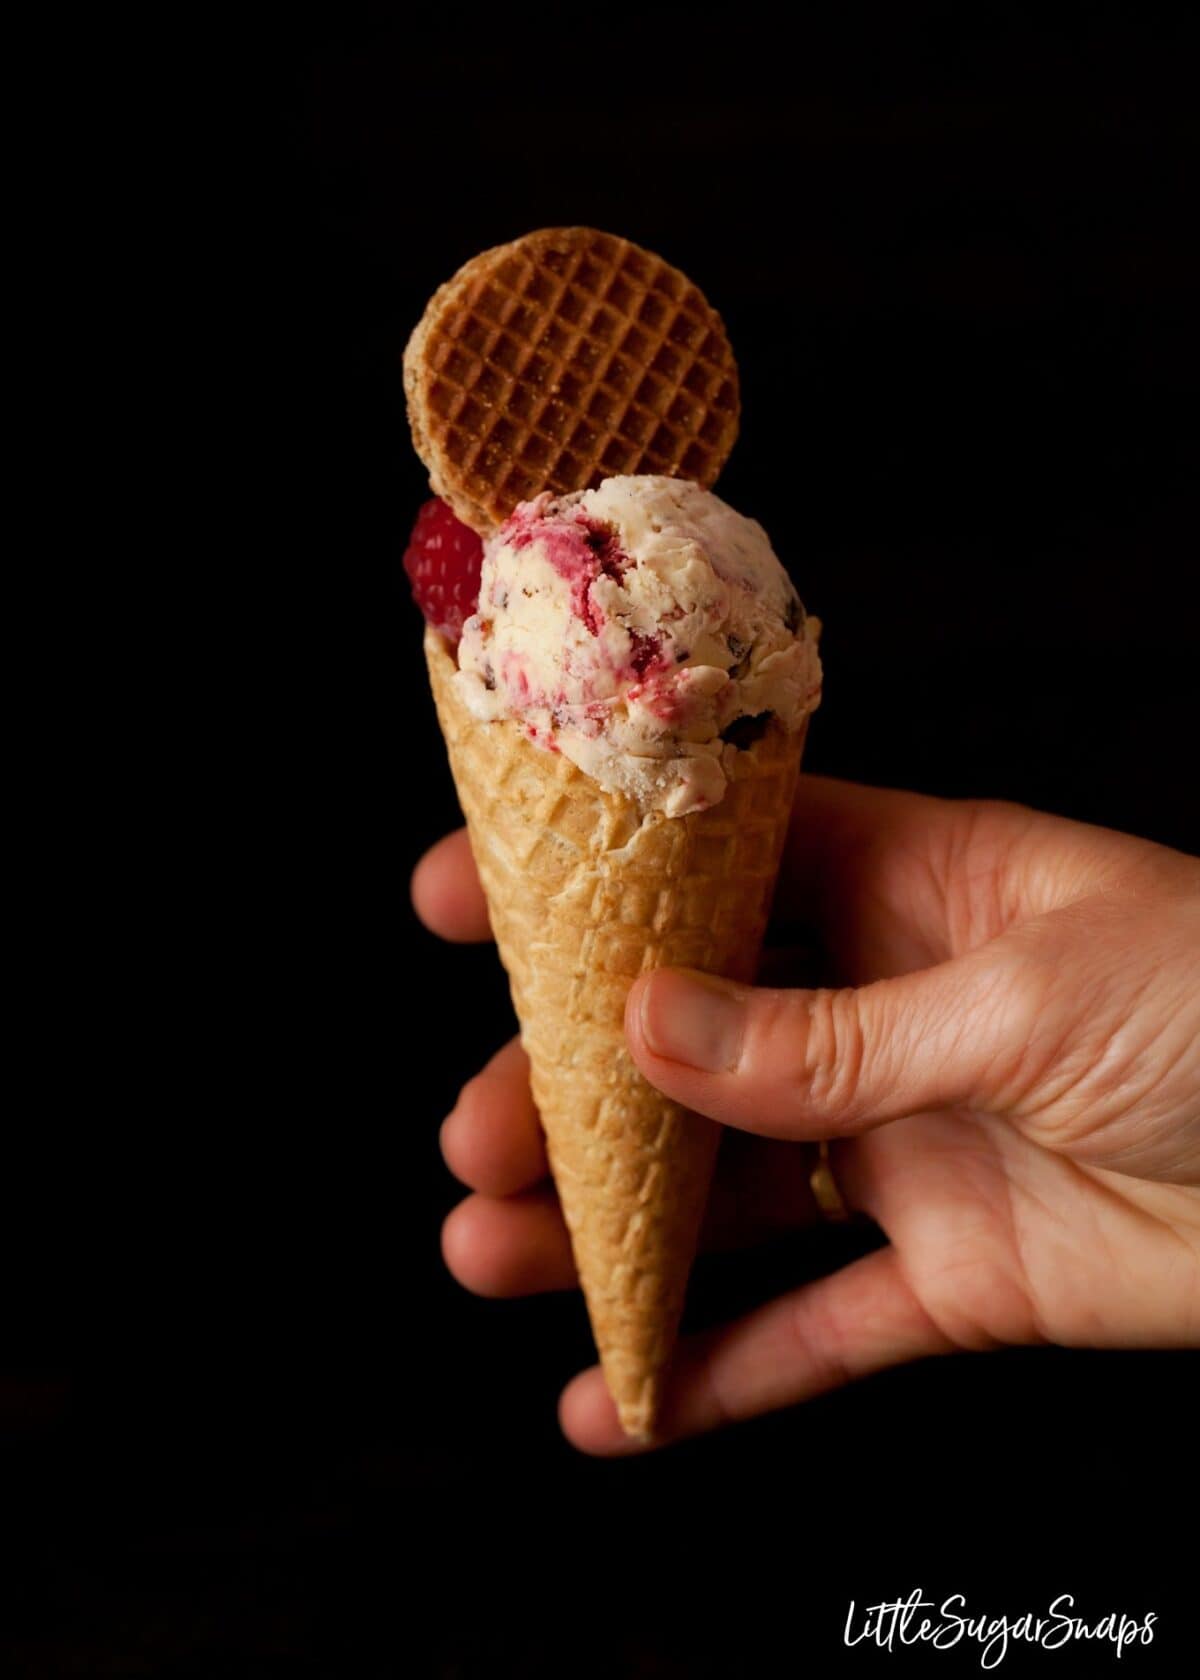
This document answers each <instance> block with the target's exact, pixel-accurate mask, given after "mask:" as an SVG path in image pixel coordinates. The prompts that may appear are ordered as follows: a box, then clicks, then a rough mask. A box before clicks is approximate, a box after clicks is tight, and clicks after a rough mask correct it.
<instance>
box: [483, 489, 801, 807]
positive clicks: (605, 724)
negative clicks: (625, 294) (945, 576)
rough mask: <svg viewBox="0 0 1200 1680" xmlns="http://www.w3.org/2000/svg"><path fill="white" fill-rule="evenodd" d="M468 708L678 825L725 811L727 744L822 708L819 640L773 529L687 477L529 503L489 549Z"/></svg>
mask: <svg viewBox="0 0 1200 1680" xmlns="http://www.w3.org/2000/svg"><path fill="white" fill-rule="evenodd" d="M458 659H459V672H458V676H457V678H456V681H457V682H458V683H459V685H460V688H461V692H462V696H463V699H464V701H465V703H466V704H467V706H468V707H469V708H470V710H471V711H472V712H473V713H474V715H475V716H476V717H478V718H481V719H492V718H506V717H507V718H514V719H516V720H517V721H518V722H519V723H520V724H521V725H522V727H523V728H524V729H525V730H526V731H527V733H528V734H529V736H530V739H531V740H533V741H536V742H537V743H538V744H539V745H540V746H543V747H546V748H547V749H549V750H550V751H557V752H562V753H564V754H565V755H566V756H567V757H568V758H570V759H571V760H573V762H574V763H575V764H577V765H578V766H579V768H580V769H581V770H583V771H585V772H586V773H587V774H588V775H590V776H594V777H595V779H596V780H597V781H598V782H599V783H600V784H601V785H602V786H603V787H606V788H608V789H610V790H612V791H614V792H616V791H619V792H622V793H625V794H628V795H629V796H630V797H631V798H633V799H635V800H636V801H637V803H638V804H639V806H641V807H642V808H643V809H645V810H652V809H657V810H661V811H663V812H665V813H666V815H668V816H683V815H686V813H687V812H689V811H697V810H702V809H703V808H704V807H705V806H708V805H714V804H716V802H717V801H718V800H719V799H720V798H721V797H722V795H723V794H724V792H725V787H726V780H727V778H726V770H727V768H728V766H729V763H730V755H731V754H733V753H736V752H737V751H738V748H737V746H736V745H735V744H734V742H733V741H732V740H730V739H727V738H726V737H727V736H728V734H729V731H730V728H731V726H732V725H733V724H735V723H736V722H737V720H738V719H739V718H758V717H762V716H763V715H764V714H767V713H773V714H774V715H775V716H776V717H778V718H780V719H781V720H782V722H783V724H784V725H785V727H786V728H787V729H789V730H795V729H798V728H799V727H800V726H801V724H802V723H803V721H804V719H805V718H806V717H807V715H808V714H809V712H811V711H812V710H813V709H814V707H815V706H816V705H817V702H818V700H819V698H820V691H821V666H820V661H819V659H818V657H817V649H816V638H815V636H814V635H813V633H812V628H811V626H810V625H809V624H808V623H807V621H806V619H805V614H804V608H803V607H802V606H801V604H800V600H799V597H798V596H797V594H796V591H795V589H794V588H793V586H792V583H791V581H790V579H789V578H788V575H787V573H786V572H785V571H784V569H783V567H782V566H781V565H780V563H779V561H778V560H777V559H776V557H775V554H774V552H773V551H772V548H771V544H770V542H769V541H768V538H767V534H766V532H765V531H764V530H763V528H762V526H761V525H759V524H757V523H756V522H755V521H754V520H753V519H746V518H744V517H743V515H742V514H740V513H736V512H735V511H734V510H733V508H731V507H729V506H728V505H727V504H726V503H725V502H723V501H721V499H720V498H719V497H717V496H714V495H713V494H712V492H711V491H708V490H702V489H701V488H700V486H699V485H697V484H693V483H691V482H689V481H688V480H686V479H676V478H658V477H652V476H636V477H624V478H608V479H605V481H604V483H603V484H601V485H600V486H599V488H598V489H595V490H584V491H578V492H576V493H575V494H573V495H568V496H560V497H558V498H557V499H554V498H553V497H551V495H550V494H549V493H546V494H543V495H541V496H538V497H537V498H536V499H535V500H533V501H531V502H523V503H522V504H521V505H520V506H519V507H518V508H517V509H516V511H515V512H514V513H513V515H512V517H511V518H510V519H509V520H507V522H506V523H505V524H504V525H503V526H502V527H501V528H500V530H499V531H498V532H497V533H496V535H495V536H494V537H492V539H491V540H490V541H489V543H488V544H487V546H486V548H485V550H484V558H483V571H482V577H481V582H480V592H479V605H478V608H477V610H476V612H475V614H474V616H473V617H471V618H469V619H468V620H467V622H466V624H465V625H464V627H463V635H462V641H461V642H460V644H459V650H458Z"/></svg>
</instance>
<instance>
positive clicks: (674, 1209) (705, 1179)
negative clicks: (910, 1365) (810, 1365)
mask: <svg viewBox="0 0 1200 1680" xmlns="http://www.w3.org/2000/svg"><path fill="white" fill-rule="evenodd" d="M425 651H426V658H427V660H428V663H429V674H430V680H431V683H432V685H433V694H434V699H435V701H436V704H437V710H438V719H439V721H440V723H441V726H442V731H443V734H444V735H445V738H446V745H447V747H448V749H449V754H450V766H451V769H452V770H453V773H454V780H455V785H456V787H457V789H458V796H459V801H460V803H461V805H462V808H463V813H464V815H465V817H466V819H467V826H468V828H469V830H470V835H471V846H472V850H473V851H474V854H475V861H476V863H477V865H478V867H479V873H480V877H481V879H482V881H483V885H484V890H485V892H486V893H487V900H488V906H489V909H490V912H491V919H492V929H493V931H494V933H495V935H496V940H497V943H498V945H499V948H500V956H501V959H502V961H503V963H504V966H505V968H506V969H507V970H508V975H509V979H510V981H511V983H512V995H513V1003H514V1005H515V1008H516V1012H517V1017H518V1019H519V1021H520V1023H521V1036H522V1041H523V1043H524V1045H525V1048H526V1050H527V1051H528V1052H529V1058H530V1063H531V1068H532V1079H533V1094H534V1098H535V1100H536V1102H537V1105H538V1110H539V1112H540V1114H541V1118H542V1125H543V1128H544V1129H545V1133H546V1140H547V1145H548V1150H549V1155H550V1164H551V1168H552V1170H553V1173H554V1179H555V1183H556V1184H557V1186H558V1192H559V1196H560V1198H561V1200H562V1205H563V1212H564V1214H565V1217H566V1222H567V1226H568V1228H569V1230H570V1233H571V1243H572V1247H573V1249H574V1253H575V1261H576V1265H577V1266H578V1269H579V1277H580V1281H581V1283H582V1285H583V1291H584V1295H585V1297H586V1300H587V1304H588V1311H589V1313H590V1315H591V1320H592V1329H593V1331H594V1333H595V1337H596V1345H597V1347H598V1349H599V1351H600V1357H601V1361H602V1363H603V1365H604V1372H605V1376H606V1378H607V1380H608V1386H609V1388H610V1390H611V1391H612V1395H613V1398H614V1399H615V1401H616V1403H617V1409H618V1412H619V1413H620V1417H621V1423H622V1425H623V1427H624V1428H625V1430H626V1431H627V1432H628V1433H629V1434H631V1435H636V1436H640V1437H645V1436H647V1435H648V1434H649V1433H650V1432H651V1431H652V1429H653V1424H654V1417H655V1413H656V1410H657V1407H658V1400H659V1389H660V1384H661V1379H662V1375H663V1372H664V1370H665V1367H666V1364H667V1361H668V1359H669V1358H670V1354H671V1348H672V1345H673V1343H674V1339H675V1332H676V1329H677V1327H678V1323H679V1314H680V1311H681V1309H682V1306H683V1296H684V1290H685V1288H686V1284H687V1276H688V1271H689V1269H690V1267H691V1263H692V1257H693V1255H694V1253H695V1247H696V1238H697V1234H698V1231H699V1227H700V1221H701V1218H702V1215H703V1212H704V1204H705V1201H706V1199H707V1194H708V1184H709V1179H710V1176H711V1172H712V1164H713V1160H714V1157H715V1154H716V1147H717V1137H718V1128H717V1127H716V1126H715V1125H713V1124H712V1123H711V1122H710V1121H708V1120H705V1119H702V1118H700V1117H699V1116H697V1115H694V1114H689V1113H687V1112H686V1111H685V1110H683V1109H681V1108H680V1107H679V1106H678V1105H677V1104H676V1103H673V1102H669V1101H668V1100H667V1098H665V1097H663V1096H662V1095H660V1093H659V1092H657V1091H655V1090H654V1089H653V1087H652V1086H650V1085H648V1084H647V1083H646V1081H645V1080H644V1079H643V1078H642V1076H641V1074H640V1073H639V1072H638V1071H637V1069H636V1067H635V1066H634V1064H633V1061H632V1059H631V1058H630V1056H629V1053H628V1051H627V1050H626V1048H625V1033H624V1015H625V999H626V995H627V993H628V991H629V987H630V984H631V983H632V981H633V980H634V979H635V978H636V977H637V976H638V975H639V974H641V973H643V972H644V971H645V970H647V969H651V968H658V967H660V966H665V965H668V964H673V965H677V966H681V967H689V968H698V969H703V970H705V971H707V972H709V973H714V974H724V975H727V976H730V977H733V978H742V979H748V978H750V977H751V976H752V975H753V972H754V968H755V965H756V963H757V959H758V952H759V948H760V945H761V942H762V936H763V932H764V930H765V928H766V922H767V915H768V912H769V910H770V903H771V895H772V893H773V891H774V887H775V877H776V874H777V873H778V868H779V858H780V853H781V851H782V847H783V839H784V833H785V830H786V826H787V819H788V813H789V811H790V809H791V805H792V798H793V795H794V793H795V787H796V775H797V772H798V770H799V767H800V754H801V751H802V748H803V743H804V732H803V731H800V732H798V733H796V734H793V735H789V734H787V732H786V731H785V730H784V728H783V726H782V725H781V724H780V723H779V722H778V721H777V720H772V722H771V723H770V724H769V726H768V728H767V731H766V733H765V734H764V735H763V736H762V737H761V739H760V740H758V741H757V742H756V743H755V744H754V745H753V746H752V747H750V748H749V749H748V750H746V751H744V752H741V753H739V754H738V757H737V761H736V763H735V765H734V767H733V770H732V773H731V775H730V780H729V787H728V790H727V792H726V794H725V797H724V799H723V800H722V801H721V803H720V804H719V805H714V806H712V807H711V808H710V809H708V810H706V811H700V812H695V813H693V814H692V815H690V816H686V817H664V816H662V815H661V813H658V812H652V813H650V814H649V815H647V816H646V817H644V818H643V817H642V816H641V815H640V814H639V812H638V809H637V807H636V805H634V804H633V802H632V801H631V800H629V799H627V798H625V797H624V796H623V795H620V794H612V793H608V792H606V791H605V789H603V788H602V787H601V786H600V785H599V783H598V782H595V781H593V780H592V779H591V777H589V776H585V775H584V774H583V772H582V771H580V770H578V769H577V768H576V767H575V766H574V765H573V764H572V763H571V762H570V760H569V759H567V758H564V757H562V756H561V755H558V754H554V753H551V752H548V751H546V750H545V749H544V748H541V747H537V746H534V745H533V744H532V743H531V742H530V741H529V740H528V739H527V738H526V737H525V735H524V734H523V733H522V731H521V729H520V727H519V726H518V725H517V724H515V723H513V722H511V721H507V720H505V721H499V722H494V723H480V722H478V721H477V720H476V719H474V718H473V717H472V716H471V714H470V713H469V712H468V711H467V709H466V707H465V706H464V705H463V703H462V701H461V699H460V698H459V695H458V692H457V689H456V687H455V684H454V682H453V677H454V671H455V665H454V660H453V658H452V656H451V655H450V654H449V653H448V651H447V649H446V647H445V644H444V643H443V642H442V640H441V638H440V637H439V636H438V635H437V634H436V633H435V632H434V631H432V630H427V631H426V634H425Z"/></svg>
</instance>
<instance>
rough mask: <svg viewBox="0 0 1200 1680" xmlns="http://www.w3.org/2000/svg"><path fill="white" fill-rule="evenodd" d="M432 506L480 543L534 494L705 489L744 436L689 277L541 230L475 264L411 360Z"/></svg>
mask: <svg viewBox="0 0 1200 1680" xmlns="http://www.w3.org/2000/svg"><path fill="white" fill-rule="evenodd" d="M404 388H405V392H406V395H407V398H408V415H409V421H410V423H411V425H412V432H413V442H414V444H415V446H416V450H417V453H418V455H419V456H420V457H421V459H422V461H424V463H425V465H426V466H427V467H428V469H429V480H430V484H431V485H432V487H433V490H434V492H435V493H436V494H437V495H439V496H441V497H442V498H443V499H444V500H445V501H447V502H449V504H450V506H451V507H452V508H453V510H454V512H455V513H456V514H457V515H458V517H459V518H460V519H462V520H464V521H465V522H466V523H467V524H468V525H471V526H473V527H474V528H475V529H476V530H477V531H480V532H482V533H484V534H486V533H487V532H488V531H490V530H492V529H494V527H495V526H497V525H499V524H501V523H502V522H503V521H504V520H505V519H506V518H507V517H508V515H509V514H510V513H511V512H512V510H513V508H514V507H515V506H516V505H517V503H518V502H523V501H528V500H529V498H530V497H531V496H535V495H537V494H538V492H539V491H542V490H550V491H553V492H554V493H555V494H563V493H565V492H567V491H570V490H584V489H587V488H588V487H590V486H592V485H596V484H599V483H600V481H601V480H602V479H604V478H608V477H611V476H613V475H614V474H618V473H639V472H645V473H664V474H667V475H669V476H672V477H679V478H691V479H695V480H696V481H697V483H699V484H702V485H703V486H704V487H705V488H706V489H707V488H709V487H710V486H711V485H712V484H713V483H714V482H715V481H716V478H717V475H718V473H719V472H720V471H721V468H722V467H723V466H724V464H725V461H726V459H727V457H728V455H729V451H730V450H731V449H732V447H733V443H734V439H735V438H736V437H737V429H738V412H739V405H738V375H737V364H736V363H735V362H734V359H733V352H732V351H731V349H730V347H729V340H728V338H727V337H726V335H725V328H724V326H723V324H722V322H721V317H720V316H719V315H718V314H717V312H716V310H715V309H713V308H712V307H711V305H710V304H709V303H708V302H707V301H706V300H705V298H704V297H703V295H702V294H701V293H700V291H699V290H698V289H697V288H696V287H695V286H694V285H693V284H692V282H691V281H690V280H689V279H688V278H687V276H686V275H684V274H681V273H680V271H679V270H678V269H677V268H672V267H671V265H670V264H669V263H666V262H664V261H663V259H662V258H661V257H657V256H655V255H654V254H653V253H652V252H650V251H644V250H642V249H641V248H640V247H639V246H637V245H632V244H630V242H629V241H628V240H627V239H618V238H616V237H614V236H613V235H611V234H607V233H598V232H596V230H595V229H594V228H543V229H541V230H540V231H539V232H537V233H530V234H526V236H525V237H524V238H523V239H517V240H514V241H513V242H512V244H509V245H499V246H497V247H496V248H495V249H494V250H491V251H485V252H483V254H482V255H481V256H478V257H474V258H472V260H471V261H470V262H469V263H467V264H466V265H465V267H463V268H461V269H459V271H458V273H457V274H456V275H455V276H454V278H453V279H452V280H449V281H447V282H446V284H445V285H444V286H442V287H440V288H439V290H438V291H437V292H435V294H434V296H433V298H432V299H431V300H430V303H429V306H428V308H427V309H426V311H425V314H424V315H423V316H422V318H421V321H420V323H419V324H418V326H417V328H416V331H415V332H414V333H413V335H412V337H411V339H410V340H409V343H408V348H407V349H406V351H405V353H404Z"/></svg>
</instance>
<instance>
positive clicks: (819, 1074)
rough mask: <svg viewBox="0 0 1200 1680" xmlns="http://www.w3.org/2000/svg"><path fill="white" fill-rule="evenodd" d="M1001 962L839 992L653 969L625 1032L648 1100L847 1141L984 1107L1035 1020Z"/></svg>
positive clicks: (975, 957) (979, 958) (773, 1129)
mask: <svg viewBox="0 0 1200 1680" xmlns="http://www.w3.org/2000/svg"><path fill="white" fill-rule="evenodd" d="M1037 1007H1038V996H1037V988H1036V987H1035V986H1033V985H1030V984H1025V983H1020V977H1014V975H1013V974H1012V972H1011V964H1010V962H1009V961H1008V960H1007V959H1006V958H1005V956H1004V954H1003V953H1002V952H1001V951H998V950H993V951H988V950H987V949H984V950H981V951H978V952H975V953H972V954H971V955H970V956H968V957H963V958H960V959H958V960H956V961H954V962H948V963H942V964H940V965H939V966H937V967H935V968H930V969H925V970H921V971H919V972H917V973H913V974H906V975H903V976H900V977H898V978H896V979H891V980H879V981H876V982H875V983H874V984H873V985H870V986H860V987H858V988H857V989H854V988H849V987H847V988H845V989H843V990H840V991H829V990H820V991H775V990H769V989H765V988H761V989H760V988H755V987H752V986H738V985H734V984H732V983H730V982H728V981H724V980H716V979H713V978H712V977H711V976H709V975H701V974H695V973H692V972H690V971H686V970H677V969H660V970H658V971H657V972H655V973H653V974H648V975H643V976H642V977H641V978H640V979H639V980H637V981H636V982H635V984H634V986H633V987H632V989H631V991H630V994H629V1001H628V1005H627V1008H626V1014H625V1032H626V1037H627V1039H628V1041H629V1047H630V1050H631V1052H632V1054H633V1057H634V1059H635V1061H636V1062H637V1064H638V1066H639V1067H640V1068H641V1070H642V1072H643V1073H644V1074H645V1076H646V1078H647V1079H649V1080H650V1082H651V1083H652V1084H653V1085H656V1086H657V1087H658V1089H659V1090H661V1091H664V1092H665V1093H666V1094H667V1095H668V1096H670V1097H674V1098H675V1100H676V1101H678V1102H681V1103H683V1104H685V1106H686V1107H688V1108H691V1109H695V1110H696V1111H698V1112H699V1113H701V1114H707V1115H709V1116H711V1117H712V1118H713V1119H714V1120H720V1121H722V1122H724V1123H725V1124H726V1125H730V1126H739V1127H742V1128H744V1129H745V1130H748V1131H753V1132H761V1133H764V1134H766V1135H768V1136H774V1137H783V1138H808V1139H815V1138H832V1137H837V1136H839V1135H852V1134H855V1133H858V1132H860V1131H865V1130H867V1129H868V1128H869V1127H872V1126H876V1125H879V1124H881V1123H883V1122H884V1121H887V1120H896V1119H900V1118H902V1117H903V1116H904V1115H907V1114H915V1113H917V1112H919V1111H921V1110H925V1109H933V1108H945V1107H950V1106H951V1105H954V1104H960V1103H961V1104H967V1105H970V1104H973V1103H978V1104H979V1105H980V1106H986V1101H987V1098H988V1094H989V1093H990V1092H992V1091H994V1090H1000V1089H1002V1088H1003V1087H1004V1084H1005V1081H1006V1078H1007V1075H1008V1073H1009V1071H1010V1068H1011V1065H1012V1063H1013V1061H1014V1059H1019V1057H1020V1056H1021V1054H1022V1052H1023V1050H1024V1047H1025V1045H1026V1043H1027V1042H1028V1038H1029V1035H1030V1034H1031V1033H1032V1032H1033V1028H1034V1023H1035V1020H1036V1015H1037Z"/></svg>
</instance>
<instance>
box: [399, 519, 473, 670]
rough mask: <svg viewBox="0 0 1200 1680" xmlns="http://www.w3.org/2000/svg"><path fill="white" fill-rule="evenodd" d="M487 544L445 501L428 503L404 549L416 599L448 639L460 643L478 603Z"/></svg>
mask: <svg viewBox="0 0 1200 1680" xmlns="http://www.w3.org/2000/svg"><path fill="white" fill-rule="evenodd" d="M482 563H483V544H482V542H481V541H480V540H479V538H478V537H477V536H476V535H475V532H474V531H472V530H471V528H470V526H469V525H464V524H463V522H462V520H461V519H456V518H455V517H454V515H453V514H452V513H451V511H450V509H449V508H448V507H447V505H446V503H445V502H440V501H436V500H435V501H432V502H426V503H425V505H424V507H422V509H421V511H420V513H418V515H417V522H416V524H415V525H414V526H413V530H412V536H411V537H410V538H409V539H408V547H407V548H406V549H405V551H404V570H405V571H406V572H407V573H408V581H409V582H410V583H411V584H412V592H413V600H414V601H415V602H416V603H417V605H418V606H419V607H420V609H421V611H422V612H423V613H424V614H425V622H426V623H427V624H432V625H433V627H434V629H435V630H438V631H440V632H441V634H442V635H443V636H445V638H446V640H447V641H449V642H451V643H453V645H454V646H455V647H457V646H458V639H459V637H460V636H461V635H462V627H463V624H464V622H465V620H467V619H468V618H470V616H471V614H472V613H473V612H474V611H475V608H476V607H477V606H478V604H479V568H480V566H481V565H482Z"/></svg>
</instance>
